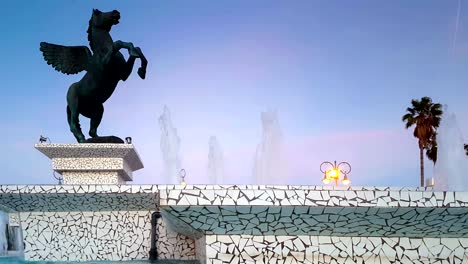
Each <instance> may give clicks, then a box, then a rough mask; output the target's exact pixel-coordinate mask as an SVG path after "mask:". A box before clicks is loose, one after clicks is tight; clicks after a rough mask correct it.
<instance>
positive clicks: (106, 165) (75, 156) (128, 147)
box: [35, 143, 143, 184]
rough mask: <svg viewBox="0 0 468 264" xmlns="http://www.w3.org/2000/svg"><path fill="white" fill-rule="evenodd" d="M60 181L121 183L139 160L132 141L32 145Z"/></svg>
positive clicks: (136, 168) (126, 179)
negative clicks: (129, 142)
mask: <svg viewBox="0 0 468 264" xmlns="http://www.w3.org/2000/svg"><path fill="white" fill-rule="evenodd" d="M35 148H36V149H38V150H39V151H40V152H42V153H43V154H44V155H46V156H47V157H49V158H50V159H51V160H52V168H53V169H54V171H55V172H57V173H59V174H61V175H62V176H63V183H64V184H125V183H126V182H127V181H132V180H133V176H132V173H133V171H136V170H139V169H141V168H143V163H142V162H141V160H140V157H139V156H138V153H137V152H136V150H135V147H134V146H133V145H132V144H83V143H82V144H47V143H45V144H36V145H35Z"/></svg>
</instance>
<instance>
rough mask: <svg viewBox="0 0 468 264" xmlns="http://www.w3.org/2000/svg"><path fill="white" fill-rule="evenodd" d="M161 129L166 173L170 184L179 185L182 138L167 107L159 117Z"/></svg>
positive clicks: (161, 144) (161, 143)
mask: <svg viewBox="0 0 468 264" xmlns="http://www.w3.org/2000/svg"><path fill="white" fill-rule="evenodd" d="M159 127H160V128H161V142H160V146H161V152H162V157H163V161H164V169H165V172H164V173H165V175H167V176H168V178H169V182H168V183H169V184H179V183H180V179H179V172H180V169H181V159H180V156H179V149H180V138H179V136H178V135H177V129H176V128H175V127H174V126H173V125H172V120H171V113H170V111H169V108H168V107H167V106H164V110H163V114H162V115H161V116H160V117H159Z"/></svg>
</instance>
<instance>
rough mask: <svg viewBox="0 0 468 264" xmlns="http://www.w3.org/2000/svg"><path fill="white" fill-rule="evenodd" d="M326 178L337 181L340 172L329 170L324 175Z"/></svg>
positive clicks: (335, 169)
mask: <svg viewBox="0 0 468 264" xmlns="http://www.w3.org/2000/svg"><path fill="white" fill-rule="evenodd" d="M326 177H327V178H329V179H338V178H339V177H340V170H339V169H337V168H333V169H329V170H328V171H327V173H326Z"/></svg>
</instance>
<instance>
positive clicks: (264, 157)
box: [253, 111, 288, 185]
mask: <svg viewBox="0 0 468 264" xmlns="http://www.w3.org/2000/svg"><path fill="white" fill-rule="evenodd" d="M261 118H262V141H261V142H260V144H259V145H258V146H257V151H256V153H255V161H254V163H255V165H254V171H253V174H254V178H255V179H256V181H257V184H261V185H263V184H265V185H267V184H268V185H272V184H279V185H281V184H283V185H284V184H287V182H288V180H287V162H286V159H285V155H284V149H283V135H282V132H281V127H280V125H279V121H278V115H277V113H276V111H268V112H262V115H261Z"/></svg>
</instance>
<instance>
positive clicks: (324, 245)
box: [206, 235, 468, 264]
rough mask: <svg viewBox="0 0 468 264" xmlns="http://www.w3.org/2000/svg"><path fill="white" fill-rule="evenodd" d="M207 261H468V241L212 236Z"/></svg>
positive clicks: (233, 263)
mask: <svg viewBox="0 0 468 264" xmlns="http://www.w3.org/2000/svg"><path fill="white" fill-rule="evenodd" d="M206 257H207V261H206V263H209V264H211V263H213V264H215V263H216V264H223V263H230V264H237V263H239V264H240V263H255V264H257V263H258V264H260V263H262V264H263V263H265V264H276V263H278V264H280V263H281V264H283V263H291V264H292V263H305V264H312V263H314V264H315V263H320V264H329V263H333V264H338V263H340V264H341V263H359V264H364V263H365V264H373V263H379V264H381V263H382V264H383V263H395V264H396V263H403V264H413V263H438V264H458V263H460V264H461V263H468V239H467V238H406V237H402V238H397V237H395V238H386V237H329V236H249V235H242V236H241V235H232V236H227V235H212V236H207V237H206Z"/></svg>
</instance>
